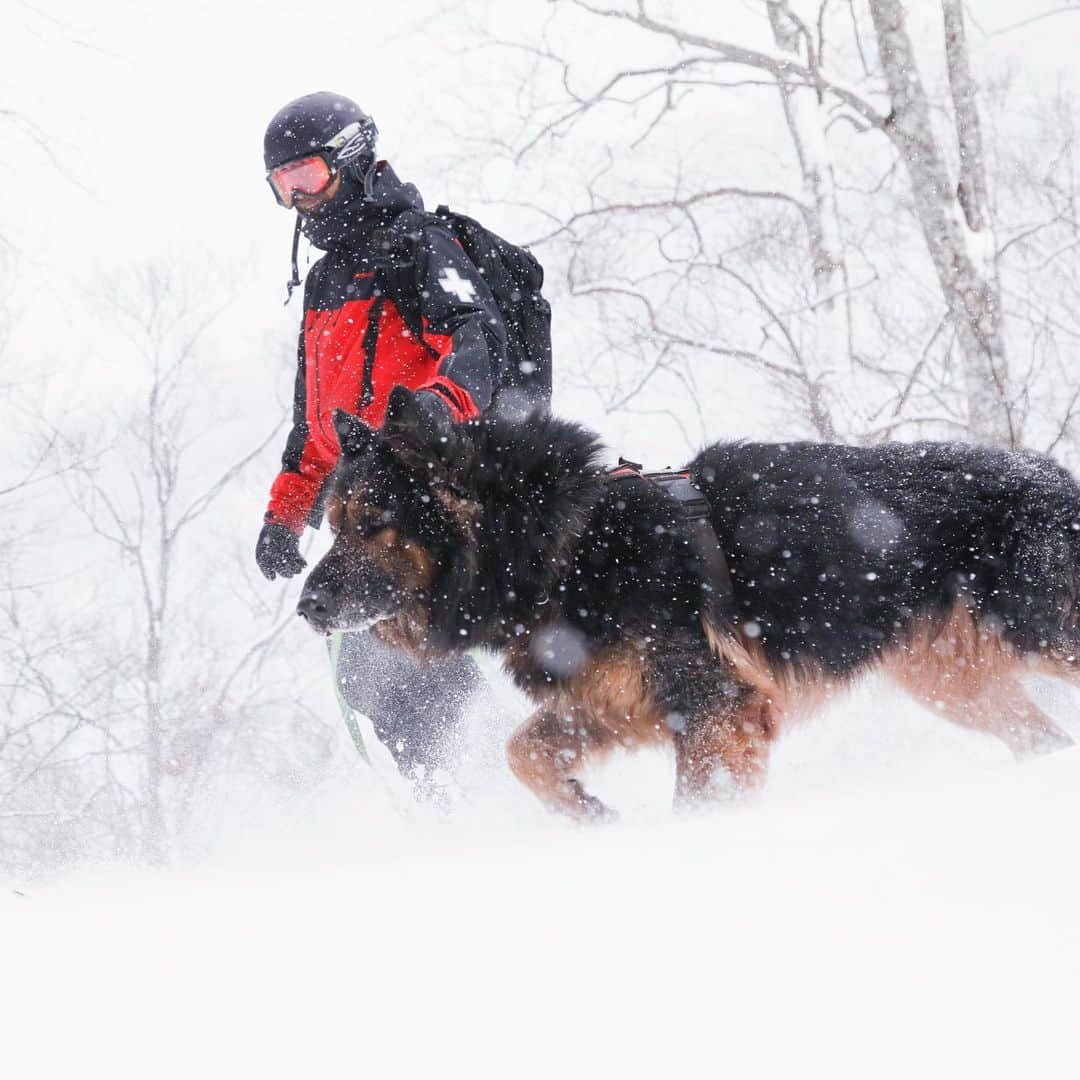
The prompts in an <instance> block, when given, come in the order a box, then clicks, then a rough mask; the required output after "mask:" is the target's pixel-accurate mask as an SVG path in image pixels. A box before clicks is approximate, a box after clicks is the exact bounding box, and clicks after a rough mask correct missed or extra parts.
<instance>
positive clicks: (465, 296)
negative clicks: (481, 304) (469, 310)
mask: <svg viewBox="0 0 1080 1080" xmlns="http://www.w3.org/2000/svg"><path fill="white" fill-rule="evenodd" d="M439 284H440V285H441V286H442V289H443V292H448V293H453V294H454V296H456V297H457V298H458V299H459V300H460V301H461V302H462V303H463V304H471V303H472V302H473V301H474V300H475V299H476V289H475V287H474V286H473V283H472V282H471V281H469V280H467V279H466V278H463V277H462V276H461V275H460V274H459V273H458V272H457V267H456V266H444V267H443V269H442V271H441V272H440V273H439Z"/></svg>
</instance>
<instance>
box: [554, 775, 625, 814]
mask: <svg viewBox="0 0 1080 1080" xmlns="http://www.w3.org/2000/svg"><path fill="white" fill-rule="evenodd" d="M566 782H567V784H569V785H570V788H571V789H572V790H573V792H574V798H575V800H576V801H577V804H578V806H579V807H581V814H580V818H581V819H582V820H584V821H588V822H590V823H593V824H597V825H601V824H604V825H606V824H609V823H612V822H615V821H618V820H619V815H618V812H617V811H615V810H612V809H611V807H610V806H608V805H607V804H606V803H603V802H601V801H600V800H599V799H598V798H597V797H596V796H595V795H590V794H589V793H588V792H587V791H586V790H585V789H584V788H583V787H582V786H581V781H580V780H573V779H570V780H567V781H566Z"/></svg>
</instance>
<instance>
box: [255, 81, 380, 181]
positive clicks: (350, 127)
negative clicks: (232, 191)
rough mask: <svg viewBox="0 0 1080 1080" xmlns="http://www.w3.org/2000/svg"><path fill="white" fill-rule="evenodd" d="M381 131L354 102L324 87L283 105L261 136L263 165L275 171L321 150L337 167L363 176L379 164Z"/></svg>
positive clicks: (328, 162) (328, 161)
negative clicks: (377, 144) (376, 153)
mask: <svg viewBox="0 0 1080 1080" xmlns="http://www.w3.org/2000/svg"><path fill="white" fill-rule="evenodd" d="M378 137H379V129H378V128H377V127H376V126H375V121H374V120H372V119H371V117H370V116H368V114H367V113H366V112H364V110H363V109H361V108H360V106H359V105H357V104H356V102H355V101H350V100H349V98H347V97H344V96H343V95H341V94H333V93H330V92H329V91H326V90H321V91H319V92H318V93H315V94H305V95H304V96H303V97H299V98H297V99H296V100H295V101H290V102H289V104H288V105H285V106H284V107H283V108H281V109H279V110H278V112H277V113H276V114H275V116H274V118H273V119H272V120H271V121H270V123H269V124H268V125H267V128H266V134H265V136H264V137H263V163H264V164H265V166H266V171H267V173H269V172H270V171H271V170H272V169H276V168H278V166H280V165H283V164H285V162H287V161H292V160H293V159H295V158H300V157H304V156H305V155H309V154H320V155H323V156H325V157H326V158H327V164H328V165H330V166H331V167H332V168H334V169H341V170H342V171H345V172H351V173H352V175H353V176H355V177H356V178H357V179H363V178H364V177H365V176H366V174H367V173H368V172H370V170H371V168H372V166H374V164H375V142H376V140H377V139H378Z"/></svg>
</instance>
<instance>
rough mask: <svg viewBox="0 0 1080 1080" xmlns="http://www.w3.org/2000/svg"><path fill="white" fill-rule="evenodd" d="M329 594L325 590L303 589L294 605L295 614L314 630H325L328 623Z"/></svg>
mask: <svg viewBox="0 0 1080 1080" xmlns="http://www.w3.org/2000/svg"><path fill="white" fill-rule="evenodd" d="M329 599H330V596H329V593H327V592H326V590H325V589H305V590H304V592H303V594H302V595H301V597H300V602H299V603H298V604H297V605H296V613H297V615H300V616H301V617H302V618H305V619H307V621H308V622H309V623H310V624H311V626H312V627H313V628H314V629H316V630H325V629H326V624H327V622H328V621H329V615H330V607H329V603H328V601H329Z"/></svg>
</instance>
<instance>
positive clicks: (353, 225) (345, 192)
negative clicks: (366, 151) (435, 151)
mask: <svg viewBox="0 0 1080 1080" xmlns="http://www.w3.org/2000/svg"><path fill="white" fill-rule="evenodd" d="M371 192H372V193H371V197H370V198H365V196H364V185H363V183H362V182H361V181H359V180H356V179H354V178H352V177H351V176H345V177H344V178H343V179H342V184H341V190H340V191H339V192H338V194H337V195H336V196H335V197H334V198H333V199H332V200H331V201H330V202H328V203H327V204H326V205H325V206H324V207H322V208H321V209H320V210H318V211H316V212H315V213H314V214H311V215H310V216H307V217H304V216H301V225H300V229H301V232H303V234H304V235H305V236H306V237H307V238H308V240H310V241H311V243H312V244H314V245H315V247H317V248H319V249H320V250H322V251H330V250H331V249H332V248H335V247H339V246H342V245H346V244H348V245H361V244H362V243H363V242H364V240H365V239H366V238H367V237H368V236H370V234H371V232H372V231H373V230H374V229H377V228H381V227H383V226H385V225H387V224H389V222H391V221H392V220H393V219H394V218H395V217H396V216H397V215H398V214H400V213H401V211H402V210H423V209H424V201H423V199H421V198H420V192H419V191H417V190H416V187H415V186H414V185H413V184H407V183H404V182H403V181H401V180H399V179H398V176H397V173H395V172H394V170H393V169H392V168H391V167H390V165H389V164H388V163H387V162H385V161H380V162H379V164H378V165H377V166H376V169H375V179H374V181H373V183H372V187H371Z"/></svg>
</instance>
